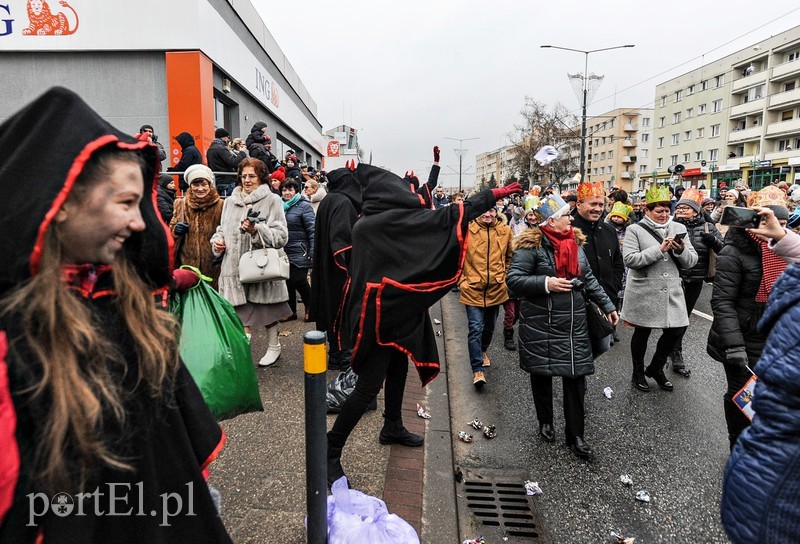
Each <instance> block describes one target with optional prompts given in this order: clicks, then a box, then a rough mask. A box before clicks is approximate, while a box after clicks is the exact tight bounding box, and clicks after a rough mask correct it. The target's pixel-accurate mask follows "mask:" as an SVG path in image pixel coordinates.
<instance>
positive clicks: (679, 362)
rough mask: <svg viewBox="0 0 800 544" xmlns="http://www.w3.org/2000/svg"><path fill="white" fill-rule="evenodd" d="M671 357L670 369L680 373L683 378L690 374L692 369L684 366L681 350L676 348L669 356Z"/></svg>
mask: <svg viewBox="0 0 800 544" xmlns="http://www.w3.org/2000/svg"><path fill="white" fill-rule="evenodd" d="M669 357H670V359H672V371H673V372H674V373H675V374H680V375H681V376H683V377H684V378H688V377H689V376H691V374H692V371H691V370H689V369H688V368H686V361H684V360H683V351H682V350H679V349H676V350H675V351H673V352H672V354H671V355H670V356H669Z"/></svg>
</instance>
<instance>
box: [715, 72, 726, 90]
mask: <svg viewBox="0 0 800 544" xmlns="http://www.w3.org/2000/svg"><path fill="white" fill-rule="evenodd" d="M723 85H725V74H720V75H718V76H717V77H715V78H714V88H715V89H716V88H718V87H722V86H723Z"/></svg>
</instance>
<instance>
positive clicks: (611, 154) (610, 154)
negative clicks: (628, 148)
mask: <svg viewBox="0 0 800 544" xmlns="http://www.w3.org/2000/svg"><path fill="white" fill-rule="evenodd" d="M608 158H609V159H613V158H614V152H613V151H609V152H608Z"/></svg>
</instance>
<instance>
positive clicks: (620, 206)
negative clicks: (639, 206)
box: [608, 202, 633, 219]
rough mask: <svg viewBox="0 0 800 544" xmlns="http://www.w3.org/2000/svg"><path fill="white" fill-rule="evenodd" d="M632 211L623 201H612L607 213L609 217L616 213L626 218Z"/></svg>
mask: <svg viewBox="0 0 800 544" xmlns="http://www.w3.org/2000/svg"><path fill="white" fill-rule="evenodd" d="M632 211H633V207H632V206H628V205H627V204H625V203H624V202H614V206H613V207H612V208H611V212H610V213H609V214H608V216H609V217H611V216H612V215H617V216H619V217H621V218H623V219H628V216H629V215H630V214H631V212H632Z"/></svg>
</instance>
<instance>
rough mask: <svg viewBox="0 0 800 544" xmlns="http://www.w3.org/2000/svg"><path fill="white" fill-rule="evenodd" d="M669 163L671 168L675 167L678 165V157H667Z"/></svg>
mask: <svg viewBox="0 0 800 544" xmlns="http://www.w3.org/2000/svg"><path fill="white" fill-rule="evenodd" d="M669 163H670V164H671V165H672V166H675V165H676V164H678V156H677V155H670V156H669Z"/></svg>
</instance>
